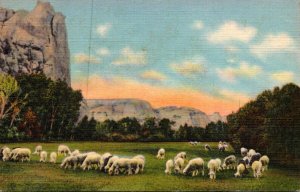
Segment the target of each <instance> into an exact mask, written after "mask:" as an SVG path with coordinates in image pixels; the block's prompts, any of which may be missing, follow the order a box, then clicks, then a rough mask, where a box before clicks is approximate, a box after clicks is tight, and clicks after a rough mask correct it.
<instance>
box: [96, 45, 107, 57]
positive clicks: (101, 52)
mask: <svg viewBox="0 0 300 192" xmlns="http://www.w3.org/2000/svg"><path fill="white" fill-rule="evenodd" d="M96 53H97V54H98V55H100V56H108V55H110V51H109V49H107V48H105V47H102V48H100V49H97V50H96Z"/></svg>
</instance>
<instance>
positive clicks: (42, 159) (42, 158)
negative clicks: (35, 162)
mask: <svg viewBox="0 0 300 192" xmlns="http://www.w3.org/2000/svg"><path fill="white" fill-rule="evenodd" d="M47 155H48V154H47V151H42V152H40V162H44V163H46V160H47Z"/></svg>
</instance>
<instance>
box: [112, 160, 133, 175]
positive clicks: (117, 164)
mask: <svg viewBox="0 0 300 192" xmlns="http://www.w3.org/2000/svg"><path fill="white" fill-rule="evenodd" d="M121 169H125V172H126V171H127V172H128V175H131V174H132V169H131V159H129V158H119V159H116V160H115V161H114V163H113V164H112V166H111V167H110V168H109V170H108V174H109V175H113V174H114V175H118V174H119V173H120V170H121Z"/></svg>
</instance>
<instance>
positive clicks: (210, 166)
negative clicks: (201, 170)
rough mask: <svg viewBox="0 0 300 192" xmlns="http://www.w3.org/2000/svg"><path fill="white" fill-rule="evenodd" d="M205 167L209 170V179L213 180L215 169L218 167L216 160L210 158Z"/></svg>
mask: <svg viewBox="0 0 300 192" xmlns="http://www.w3.org/2000/svg"><path fill="white" fill-rule="evenodd" d="M207 168H208V170H209V173H208V175H209V178H210V179H211V180H215V179H216V174H217V170H218V168H219V163H218V161H216V160H215V159H211V160H210V161H209V162H208V164H207Z"/></svg>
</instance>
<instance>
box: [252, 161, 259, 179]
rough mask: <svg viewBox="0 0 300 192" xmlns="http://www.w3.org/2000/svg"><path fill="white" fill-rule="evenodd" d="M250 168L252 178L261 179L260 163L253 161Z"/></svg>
mask: <svg viewBox="0 0 300 192" xmlns="http://www.w3.org/2000/svg"><path fill="white" fill-rule="evenodd" d="M251 167H252V171H253V176H254V178H259V177H261V170H262V163H261V162H260V161H254V162H253V163H252V166H251Z"/></svg>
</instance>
